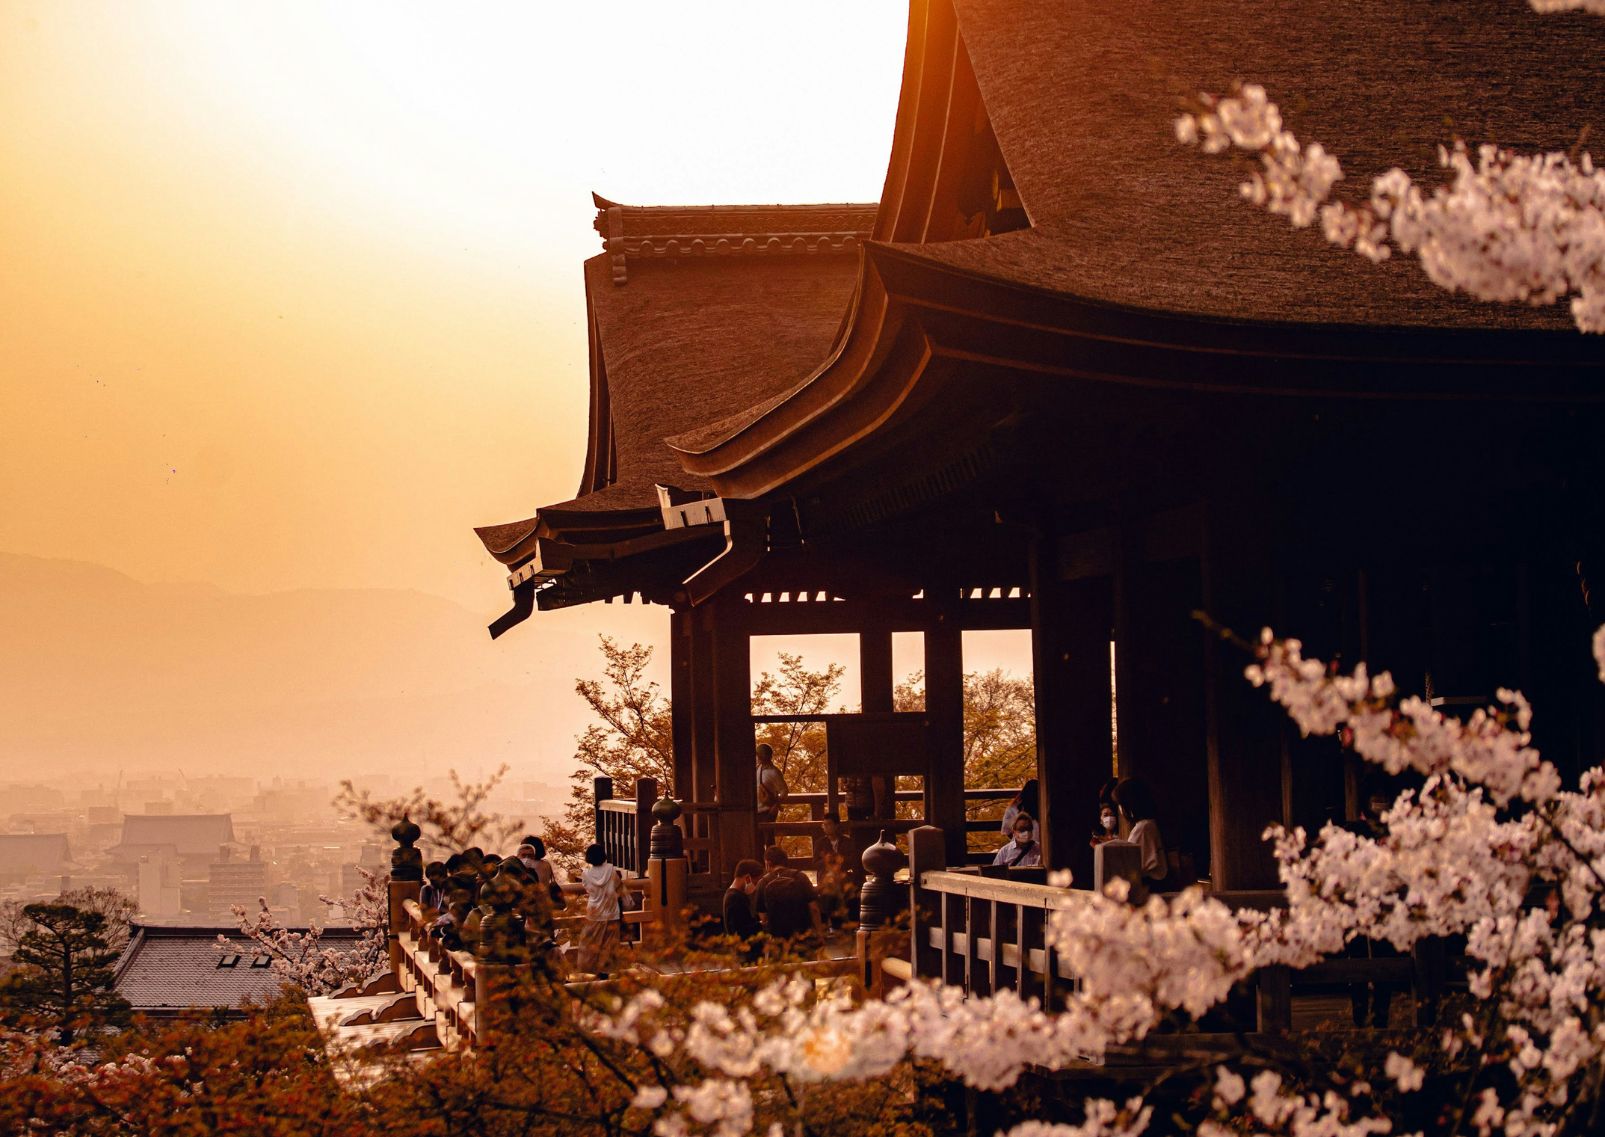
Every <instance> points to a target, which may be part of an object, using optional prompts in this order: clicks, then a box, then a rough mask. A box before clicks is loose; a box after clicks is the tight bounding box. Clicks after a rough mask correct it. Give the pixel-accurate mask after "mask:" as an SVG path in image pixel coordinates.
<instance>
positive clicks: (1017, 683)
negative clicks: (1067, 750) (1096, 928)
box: [893, 668, 1037, 850]
mask: <svg viewBox="0 0 1605 1137" xmlns="http://www.w3.org/2000/svg"><path fill="white" fill-rule="evenodd" d="M893 706H895V707H896V708H897V709H898V710H900V711H913V710H921V709H923V708H924V706H925V676H924V673H923V672H915V673H914V674H912V675H910V676H909V677H908V678H907V679H905V680H904V681H903V682H901V683H899V684H898V685H897V688H896V690H895V692H894V693H893ZM1036 774H1037V732H1036V694H1035V688H1034V687H1033V685H1032V679H1031V676H1029V675H1025V676H1020V675H1013V674H1011V673H1009V672H1007V671H1004V670H1003V669H1002V668H993V669H992V670H991V671H969V672H965V675H964V785H965V788H966V789H1006V790H1009V791H1011V792H1012V791H1014V790H1016V789H1018V788H1019V787H1020V786H1022V785H1024V784H1025V782H1026V780H1027V779H1028V778H1034V777H1036ZM1005 800H1006V799H1004V800H991V801H972V802H968V803H966V805H965V809H964V812H965V816H966V817H969V818H971V819H981V818H1001V817H1002V814H1003V807H1004V802H1005ZM1003 841H1004V837H1003V834H1002V833H1001V832H998V833H996V834H993V833H971V834H970V840H969V845H970V848H972V849H988V850H990V849H996V848H997V847H998V846H1000V845H1002V844H1003Z"/></svg>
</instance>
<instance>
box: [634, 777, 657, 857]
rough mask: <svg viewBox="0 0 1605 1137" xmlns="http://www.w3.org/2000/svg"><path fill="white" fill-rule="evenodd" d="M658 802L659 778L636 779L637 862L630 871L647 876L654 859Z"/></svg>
mask: <svg viewBox="0 0 1605 1137" xmlns="http://www.w3.org/2000/svg"><path fill="white" fill-rule="evenodd" d="M657 803H658V780H657V779H656V778H637V779H635V863H634V864H633V865H631V866H630V871H631V872H632V873H634V874H635V875H636V876H645V875H646V869H647V862H648V861H650V860H651V859H652V807H653V806H654V805H656V804H657Z"/></svg>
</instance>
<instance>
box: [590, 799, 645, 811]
mask: <svg viewBox="0 0 1605 1137" xmlns="http://www.w3.org/2000/svg"><path fill="white" fill-rule="evenodd" d="M596 808H597V809H600V810H601V811H602V812H603V813H634V812H635V799H634V798H633V797H608V798H603V799H602V800H601V801H599V802H597V803H596Z"/></svg>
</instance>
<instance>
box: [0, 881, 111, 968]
mask: <svg viewBox="0 0 1605 1137" xmlns="http://www.w3.org/2000/svg"><path fill="white" fill-rule="evenodd" d="M55 902H56V903H57V904H70V905H71V906H72V907H74V908H81V909H83V910H84V911H86V912H99V913H100V914H101V915H102V916H104V917H106V925H105V927H104V928H103V929H102V934H103V935H104V936H105V937H106V947H107V948H108V949H109V950H110V951H111V952H112V953H113V954H117V953H120V952H121V951H122V950H123V948H124V947H126V946H127V944H128V925H129V924H130V923H131V922H132V921H133V919H134V916H135V915H136V914H137V913H138V912H139V905H137V904H135V903H134V902H133V901H132V900H130V899H129V898H128V897H127V896H125V895H123V894H122V893H121V892H119V891H118V890H117V889H115V888H96V887H94V886H92V885H90V886H85V887H83V888H73V889H69V890H67V891H66V892H63V893H62V894H61V895H60V896H58V897H56V901H55ZM26 907H27V904H26V902H24V901H21V900H6V901H3V902H0V974H4V973H5V972H6V971H7V970H9V968H10V964H11V957H12V954H13V953H14V952H15V951H16V950H17V942H18V941H19V940H20V939H21V938H22V935H23V933H24V932H26V931H27V930H28V928H29V927H30V926H31V923H32V922H31V921H30V920H29V919H28V917H27V916H25V915H24V914H23V911H22V910H23V909H24V908H26Z"/></svg>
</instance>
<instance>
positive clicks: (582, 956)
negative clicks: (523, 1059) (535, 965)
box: [418, 834, 636, 975]
mask: <svg viewBox="0 0 1605 1137" xmlns="http://www.w3.org/2000/svg"><path fill="white" fill-rule="evenodd" d="M585 865H586V867H585V869H584V870H583V871H582V872H581V873H580V874H579V880H578V882H577V883H578V884H579V885H580V886H581V889H582V890H583V894H584V898H585V905H584V911H583V917H584V918H583V921H582V922H581V924H580V925H579V935H578V937H577V940H576V942H575V944H574V950H573V952H572V953H571V956H572V958H569V957H567V956H565V955H564V953H563V952H562V950H561V947H560V945H559V943H558V936H557V924H556V921H557V919H558V918H559V917H560V916H564V915H568V914H570V912H569V897H568V895H566V894H565V892H564V890H563V886H562V885H561V884H560V883H559V881H558V879H557V871H556V869H555V868H554V867H553V865H552V862H551V861H550V860H549V859H548V858H547V855H546V843H545V842H544V841H542V840H541V838H539V837H537V836H535V835H533V834H530V835H528V836H526V837H524V839H523V840H522V842H521V843H520V844H519V846H518V848H517V850H516V851H515V852H514V854H513V855H512V856H511V857H503V856H501V855H500V854H497V853H487V852H485V850H483V849H481V848H478V847H474V848H468V849H464V850H462V851H461V852H459V853H453V854H452V855H451V856H449V857H447V858H446V859H445V860H444V861H430V862H429V863H428V864H426V865H425V866H424V883H423V886H422V888H421V889H420V890H419V894H418V905H419V907H420V908H421V909H422V911H423V914H424V918H425V921H426V922H427V924H428V929H429V934H430V935H431V936H432V937H433V938H435V939H436V940H439V941H440V943H441V945H442V946H443V947H445V948H446V949H447V950H449V951H473V950H474V949H475V948H476V947H477V946H478V944H479V941H480V936H481V927H482V925H483V923H484V919H485V917H486V916H488V915H489V914H490V912H491V911H492V910H493V905H492V904H491V902H490V901H491V897H490V895H489V893H488V891H487V888H488V886H489V885H490V883H491V882H492V881H493V880H495V881H498V882H500V881H505V882H507V883H508V884H510V885H511V886H512V888H513V889H514V891H513V893H512V895H511V897H510V899H511V902H512V903H511V907H512V909H513V910H514V911H516V912H517V913H518V916H519V917H520V918H521V919H522V921H523V926H524V932H525V942H526V944H527V945H528V947H529V955H530V958H531V959H534V960H538V961H541V962H543V963H544V964H546V965H548V966H550V967H552V968H553V969H555V970H559V971H563V972H568V971H573V970H577V971H581V972H586V973H589V974H593V975H605V974H607V972H608V970H609V968H610V967H612V966H613V961H614V957H615V955H616V953H617V951H618V948H619V944H620V941H621V939H622V934H621V933H622V924H623V917H624V913H625V912H626V911H627V910H629V909H630V908H631V907H633V906H636V905H635V904H634V902H633V899H632V894H631V892H630V890H629V889H628V888H627V886H626V883H625V879H624V873H623V872H622V871H621V870H620V869H619V868H618V867H617V866H615V865H613V864H611V863H609V861H608V859H607V853H606V851H605V850H604V849H603V848H602V846H601V845H592V846H590V847H589V848H588V849H586V850H585ZM575 914H579V913H575Z"/></svg>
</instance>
